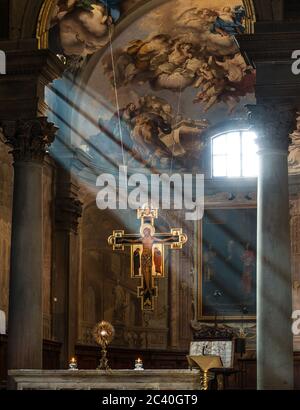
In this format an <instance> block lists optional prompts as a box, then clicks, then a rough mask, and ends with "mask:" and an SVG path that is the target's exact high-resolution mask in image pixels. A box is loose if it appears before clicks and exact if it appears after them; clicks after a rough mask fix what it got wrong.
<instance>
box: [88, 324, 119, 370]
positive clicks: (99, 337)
mask: <svg viewBox="0 0 300 410" xmlns="http://www.w3.org/2000/svg"><path fill="white" fill-rule="evenodd" d="M114 335H115V329H114V327H113V326H112V325H111V324H110V323H109V322H105V321H104V320H102V322H99V323H97V324H96V326H95V327H94V330H93V336H94V339H95V341H96V343H98V345H100V346H101V360H100V364H99V366H98V367H97V369H98V370H110V367H109V366H108V360H107V346H108V345H109V343H111V341H112V340H113V338H114Z"/></svg>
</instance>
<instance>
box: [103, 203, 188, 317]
mask: <svg viewBox="0 0 300 410" xmlns="http://www.w3.org/2000/svg"><path fill="white" fill-rule="evenodd" d="M137 218H138V219H140V220H141V227H140V232H139V233H137V234H135V233H134V234H126V233H125V232H124V231H120V230H119V231H113V234H112V235H111V236H110V237H109V238H108V243H109V245H111V246H112V247H113V250H121V251H123V250H124V249H125V246H130V248H131V277H132V278H139V279H140V286H138V292H137V294H138V297H139V298H141V306H142V310H148V311H149V310H150V311H152V310H153V309H154V299H155V298H156V297H157V296H158V288H157V285H156V279H159V278H162V277H164V275H165V270H164V249H165V246H166V245H168V246H170V248H171V249H181V248H182V246H183V245H184V244H185V243H186V242H187V236H186V234H184V233H182V229H181V228H175V229H171V232H169V233H156V232H155V226H154V220H155V219H157V218H158V210H157V209H152V208H150V207H149V206H144V207H143V208H140V209H138V210H137Z"/></svg>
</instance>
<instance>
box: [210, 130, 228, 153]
mask: <svg viewBox="0 0 300 410" xmlns="http://www.w3.org/2000/svg"><path fill="white" fill-rule="evenodd" d="M226 153H227V135H226V134H223V135H220V136H218V137H215V138H214V139H213V155H226Z"/></svg>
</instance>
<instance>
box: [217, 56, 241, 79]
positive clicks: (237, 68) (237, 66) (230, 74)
mask: <svg viewBox="0 0 300 410" xmlns="http://www.w3.org/2000/svg"><path fill="white" fill-rule="evenodd" d="M216 64H217V65H218V66H220V67H223V69H224V71H225V73H226V74H225V75H226V77H227V78H228V80H229V81H230V82H232V83H238V82H240V81H242V79H243V77H244V75H245V72H246V70H247V69H248V68H249V67H248V66H247V64H246V63H245V60H244V58H243V56H242V55H241V54H236V55H235V56H234V57H232V58H230V57H224V61H218V60H216Z"/></svg>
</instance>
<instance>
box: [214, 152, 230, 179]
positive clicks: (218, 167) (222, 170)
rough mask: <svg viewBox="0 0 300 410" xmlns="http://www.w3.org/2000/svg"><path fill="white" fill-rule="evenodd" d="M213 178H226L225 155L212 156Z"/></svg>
mask: <svg viewBox="0 0 300 410" xmlns="http://www.w3.org/2000/svg"><path fill="white" fill-rule="evenodd" d="M213 176H214V177H226V176H227V158H226V156H225V155H214V156H213Z"/></svg>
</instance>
